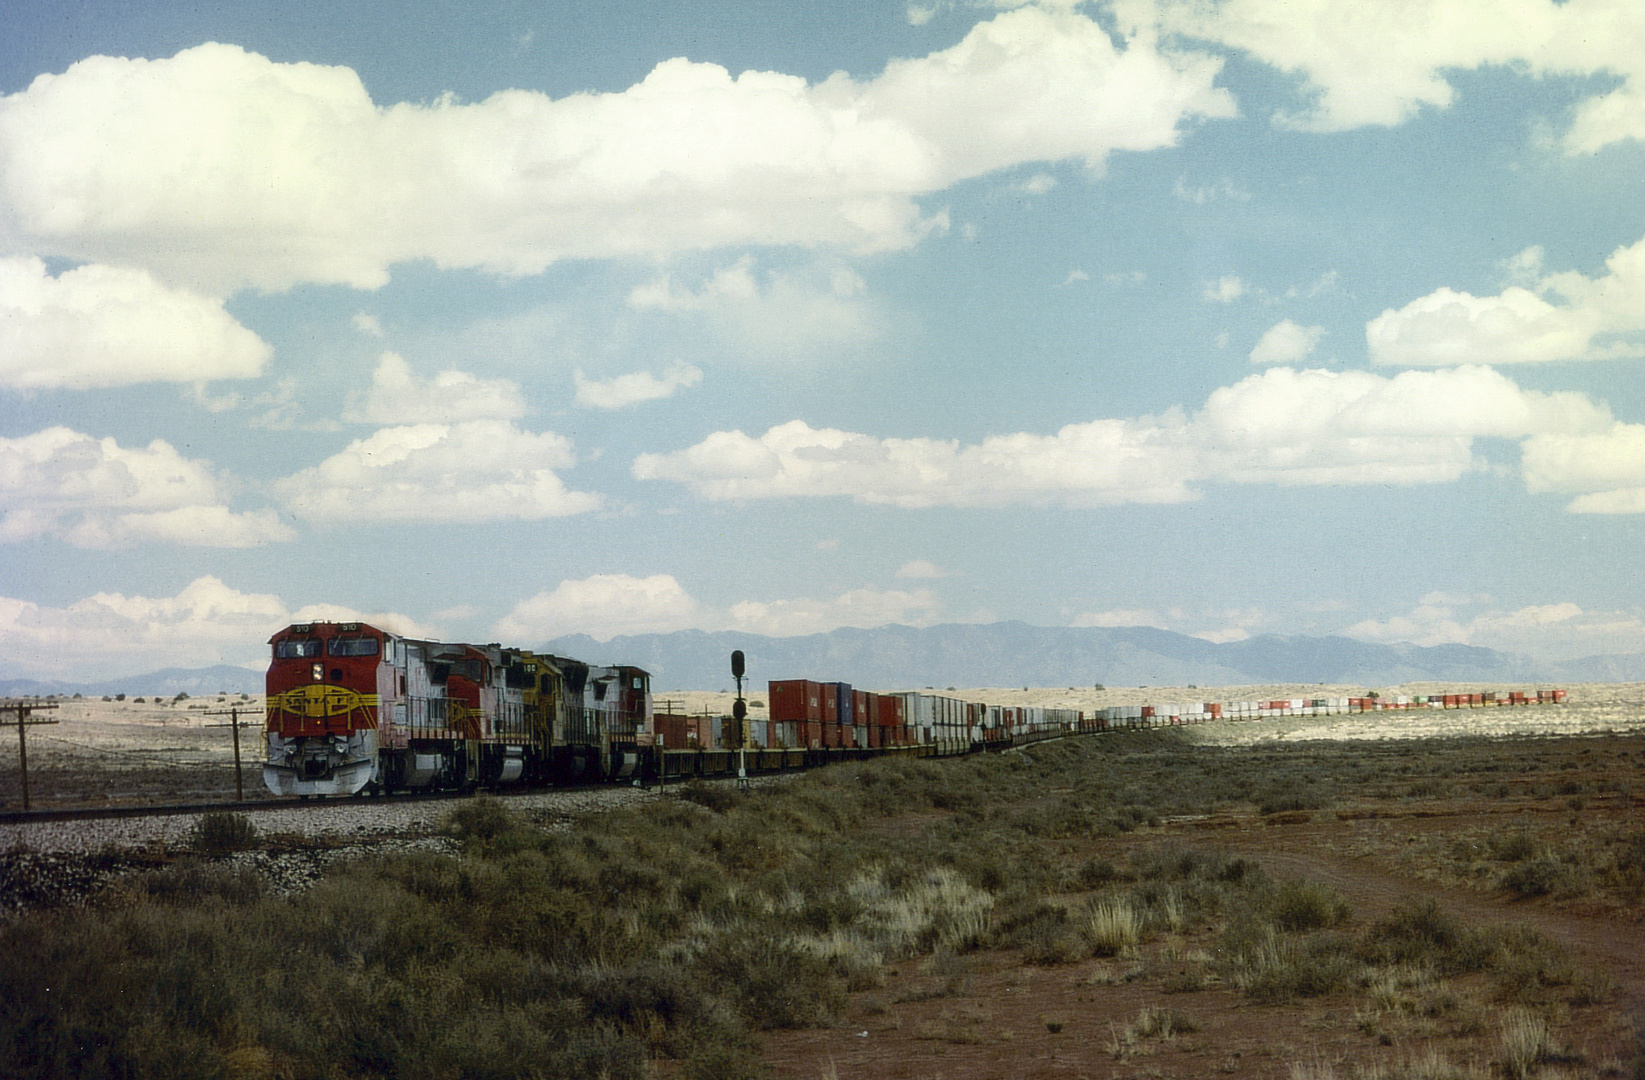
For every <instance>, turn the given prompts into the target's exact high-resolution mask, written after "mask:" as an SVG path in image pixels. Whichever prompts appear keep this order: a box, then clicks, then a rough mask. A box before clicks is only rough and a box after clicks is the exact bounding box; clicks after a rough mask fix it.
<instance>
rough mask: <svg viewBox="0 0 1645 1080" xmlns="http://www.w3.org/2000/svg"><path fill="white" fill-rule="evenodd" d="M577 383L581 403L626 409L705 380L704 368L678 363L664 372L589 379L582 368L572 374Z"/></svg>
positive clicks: (645, 372)
mask: <svg viewBox="0 0 1645 1080" xmlns="http://www.w3.org/2000/svg"><path fill="white" fill-rule="evenodd" d="M572 380H573V381H574V382H575V383H576V386H577V404H579V405H586V406H588V407H589V408H591V409H622V408H627V407H628V406H630V405H638V404H639V403H640V402H642V401H657V400H660V399H662V398H666V397H673V396H674V394H675V393H676V392H677V391H679V390H683V389H684V388H686V387H688V386H696V385H697V384H698V383H700V382H702V381H703V373H702V369H701V368H697V367H693V366H692V365H690V364H675V365H673V366H671V367H669V368H667V369H666V370H665V371H664V372H663V373H662V374H661V375H653V374H651V373H650V372H649V371H634V372H630V373H629V374H627V375H618V376H616V377H615V378H612V379H589V378H587V377H585V376H584V375H583V373H582V372H581V371H576V372H573V373H572Z"/></svg>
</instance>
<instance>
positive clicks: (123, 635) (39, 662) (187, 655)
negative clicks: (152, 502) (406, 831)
mask: <svg viewBox="0 0 1645 1080" xmlns="http://www.w3.org/2000/svg"><path fill="white" fill-rule="evenodd" d="M320 618H334V619H344V620H363V621H366V622H370V623H372V624H373V625H375V626H381V627H383V628H384V629H391V630H395V631H396V632H400V633H412V634H418V635H420V636H426V635H427V630H426V629H425V628H423V627H420V626H418V624H417V623H415V622H414V621H413V620H411V619H409V618H407V617H405V616H402V615H398V614H393V613H378V614H366V613H362V612H359V611H355V610H353V609H350V608H345V607H337V606H331V605H325V606H315V607H308V608H302V609H300V610H298V611H289V610H287V608H286V605H285V603H284V602H283V601H282V600H281V599H280V598H279V597H277V596H273V595H270V594H266V593H243V592H240V591H238V590H236V589H234V588H231V587H230V586H228V585H225V584H224V583H223V582H222V581H221V580H219V579H218V578H215V577H210V576H207V577H200V578H197V579H195V580H194V581H193V582H191V583H189V584H188V585H187V586H186V587H184V588H183V589H182V590H181V591H180V592H178V593H177V595H176V596H165V597H148V596H127V595H124V594H122V593H97V594H95V595H93V596H89V597H87V598H85V599H83V600H79V601H76V602H75V603H72V604H69V605H68V606H67V607H60V608H59V607H48V606H45V605H41V604H37V603H34V602H32V601H28V600H19V599H14V598H12V597H0V666H4V668H5V669H6V670H7V671H8V672H11V673H13V674H16V675H21V676H26V677H30V678H40V679H45V678H72V679H84V678H89V677H91V674H92V673H95V674H96V676H97V677H99V678H107V677H119V676H121V675H135V674H142V673H144V672H149V671H155V670H158V669H160V668H166V667H207V666H210V665H212V664H238V665H241V666H245V667H262V666H264V665H266V664H267V662H268V661H267V658H268V645H267V641H268V638H269V636H270V635H272V634H273V633H274V632H275V631H276V630H278V629H280V628H281V627H282V626H285V625H286V624H287V623H291V622H302V621H307V620H311V619H320Z"/></svg>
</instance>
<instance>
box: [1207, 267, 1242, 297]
mask: <svg viewBox="0 0 1645 1080" xmlns="http://www.w3.org/2000/svg"><path fill="white" fill-rule="evenodd" d="M1245 293H1246V285H1245V282H1244V280H1242V279H1241V278H1240V276H1239V275H1238V274H1224V275H1222V277H1220V278H1218V279H1217V280H1215V281H1213V282H1211V283H1210V284H1208V285H1206V286H1205V291H1204V292H1203V293H1202V294H1201V295H1203V296H1204V297H1205V299H1207V300H1210V301H1211V302H1212V303H1217V304H1232V303H1233V302H1234V301H1235V300H1238V299H1239V298H1240V297H1242V296H1244V295H1245Z"/></svg>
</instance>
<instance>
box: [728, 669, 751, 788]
mask: <svg viewBox="0 0 1645 1080" xmlns="http://www.w3.org/2000/svg"><path fill="white" fill-rule="evenodd" d="M747 670H748V669H747V667H746V665H745V664H744V662H743V651H742V650H741V649H733V650H732V651H731V677H732V678H733V679H736V680H737V700H736V701H735V702H733V703H732V705H731V715H732V717H733V718H734V719H735V720H736V721H737V786H738V787H740V788H745V787H747V786H748V703H747V702H745V701H743V674H744V673H745V672H746V671H747Z"/></svg>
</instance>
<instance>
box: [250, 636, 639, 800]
mask: <svg viewBox="0 0 1645 1080" xmlns="http://www.w3.org/2000/svg"><path fill="white" fill-rule="evenodd" d="M270 644H271V646H272V647H273V656H272V659H271V660H270V662H269V669H268V681H267V694H268V698H267V724H266V735H267V743H268V746H267V750H268V756H267V760H266V761H265V763H264V766H263V782H264V783H265V784H266V785H267V786H268V789H269V790H270V791H271V792H273V793H274V794H276V795H285V796H290V795H298V796H303V797H307V796H312V795H354V794H357V793H360V792H362V791H364V792H368V793H371V792H379V791H380V792H389V791H395V790H399V789H430V788H453V789H459V790H462V789H470V788H474V787H477V786H480V785H499V784H513V783H532V784H544V783H549V782H554V781H563V780H574V779H589V780H594V779H609V778H615V777H621V776H626V775H628V774H629V773H630V772H632V770H633V769H634V768H635V766H636V763H637V760H638V756H637V748H636V736H637V735H639V734H640V733H642V732H643V731H644V730H645V725H646V722H647V720H648V719H649V718H650V716H651V679H650V676H649V675H647V674H646V672H644V671H643V670H641V669H639V668H636V667H595V666H592V665H589V664H585V663H582V662H581V661H577V660H572V659H569V658H566V657H557V656H547V655H538V654H535V653H532V652H529V651H526V650H523V649H509V648H504V647H502V646H500V645H496V644H492V645H467V644H461V643H447V642H437V641H421V640H417V639H414V638H406V637H401V636H400V635H397V634H392V633H389V632H387V631H384V630H381V629H379V628H377V627H374V626H369V625H367V624H365V623H324V622H316V623H298V624H295V625H292V626H288V627H286V628H285V629H284V630H282V631H280V632H279V633H277V634H275V635H274V637H273V638H271V639H270Z"/></svg>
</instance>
